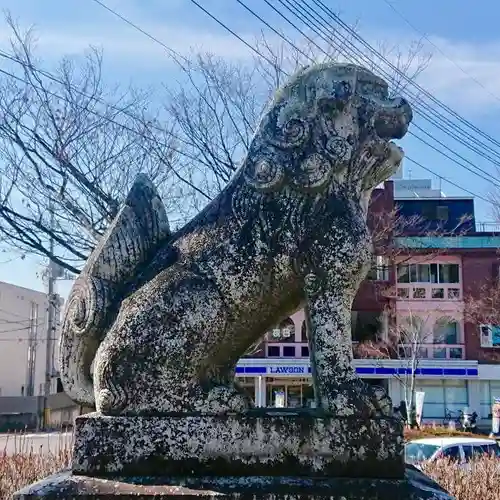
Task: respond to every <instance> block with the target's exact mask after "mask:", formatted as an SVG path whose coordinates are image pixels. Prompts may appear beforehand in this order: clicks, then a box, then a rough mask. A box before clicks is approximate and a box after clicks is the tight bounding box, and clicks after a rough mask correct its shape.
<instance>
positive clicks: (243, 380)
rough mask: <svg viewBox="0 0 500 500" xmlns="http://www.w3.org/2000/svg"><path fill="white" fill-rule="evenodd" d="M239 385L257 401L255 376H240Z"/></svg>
mask: <svg viewBox="0 0 500 500" xmlns="http://www.w3.org/2000/svg"><path fill="white" fill-rule="evenodd" d="M237 382H238V385H239V386H240V387H241V388H242V389H243V390H244V391H245V393H246V394H247V395H248V396H249V397H250V398H251V400H252V401H253V402H254V403H255V401H256V400H255V379H254V378H253V377H238V378H237Z"/></svg>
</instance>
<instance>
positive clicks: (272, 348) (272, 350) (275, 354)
mask: <svg viewBox="0 0 500 500" xmlns="http://www.w3.org/2000/svg"><path fill="white" fill-rule="evenodd" d="M267 355H268V357H270V358H279V357H280V347H279V346H278V345H268V346H267Z"/></svg>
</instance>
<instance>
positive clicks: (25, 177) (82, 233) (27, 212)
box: [0, 18, 429, 273]
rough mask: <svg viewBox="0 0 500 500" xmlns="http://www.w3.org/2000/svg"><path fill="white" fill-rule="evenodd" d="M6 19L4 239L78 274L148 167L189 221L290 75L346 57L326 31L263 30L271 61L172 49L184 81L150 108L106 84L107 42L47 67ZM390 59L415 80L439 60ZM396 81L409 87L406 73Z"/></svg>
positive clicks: (0, 88) (0, 83) (1, 137)
mask: <svg viewBox="0 0 500 500" xmlns="http://www.w3.org/2000/svg"><path fill="white" fill-rule="evenodd" d="M8 23H9V26H10V29H11V32H12V43H11V50H10V60H8V63H9V64H8V69H5V70H4V72H3V73H1V75H0V113H1V118H2V120H1V121H0V165H1V167H0V168H1V172H0V238H1V241H0V242H1V243H3V244H4V245H6V246H8V247H10V248H12V247H14V248H16V249H17V250H21V251H23V252H29V253H35V254H38V255H41V256H43V257H47V258H50V259H52V260H53V261H54V262H56V263H57V264H59V265H60V266H62V267H63V268H65V269H68V270H70V271H71V272H74V273H77V272H78V269H79V267H80V266H81V263H82V262H83V261H84V260H85V259H86V257H87V256H88V254H89V252H90V251H91V250H92V248H93V247H94V245H95V243H96V240H97V239H98V238H99V236H100V235H101V234H102V232H103V230H104V229H105V228H106V226H107V225H108V224H109V222H110V221H111V220H112V219H113V217H114V216H115V214H116V212H117V209H118V207H119V205H120V202H121V201H122V199H123V196H124V195H125V193H126V192H127V190H128V187H129V186H130V182H131V180H132V179H133V177H135V175H136V174H137V173H138V172H146V173H148V174H149V175H150V177H151V178H152V179H153V181H154V182H155V184H156V185H157V186H159V188H160V191H161V193H162V194H163V199H164V202H165V203H166V205H167V211H168V212H169V215H170V218H171V221H172V222H173V224H174V225H176V222H177V223H178V224H181V223H182V222H183V221H185V220H186V219H187V218H189V217H192V215H193V214H194V213H196V212H197V211H198V210H200V208H201V207H202V206H203V205H205V204H206V203H207V202H209V201H210V200H212V199H213V198H214V197H215V196H216V195H217V194H218V193H219V192H220V190H221V189H222V188H223V187H224V186H225V184H226V183H227V182H228V180H229V179H230V178H231V176H232V175H233V173H234V172H235V170H236V169H237V168H238V165H239V163H240V161H241V159H242V157H243V156H244V155H245V153H246V151H247V148H248V145H249V143H250V140H251V137H252V134H253V131H254V128H255V126H256V124H257V122H258V118H259V116H260V115H261V113H262V111H263V109H264V106H265V105H266V103H267V102H268V99H269V97H270V96H271V95H272V94H273V93H274V91H275V90H276V88H277V87H278V86H279V85H281V83H282V82H283V78H285V75H286V73H291V72H293V71H294V70H295V69H296V68H297V67H299V66H301V65H303V64H305V63H308V64H309V63H311V62H312V61H321V60H327V59H332V58H333V59H334V58H338V56H339V51H338V50H337V49H336V48H335V46H334V45H333V44H329V43H328V38H325V36H322V37H320V38H321V39H320V40H317V39H314V38H313V37H312V36H311V37H309V36H308V37H307V38H306V41H305V42H304V41H303V40H302V41H295V43H294V46H290V45H289V44H287V43H285V42H283V43H276V42H275V41H274V39H273V40H272V39H271V38H270V37H269V36H267V35H264V34H262V36H261V37H260V38H259V39H257V40H256V41H255V45H256V47H257V48H258V50H259V51H260V52H261V53H262V54H263V55H264V56H265V59H263V58H261V57H256V58H255V60H253V61H250V62H249V61H248V60H247V61H236V62H228V61H225V60H223V59H221V58H219V57H217V56H214V55H211V54H200V53H195V52H193V53H192V56H190V57H184V56H179V57H178V58H176V57H175V56H174V59H175V61H176V62H177V64H178V66H179V68H180V70H181V71H180V74H181V78H180V80H179V84H180V85H179V86H178V87H174V86H173V85H172V84H170V85H169V86H168V87H166V88H165V92H166V103H167V104H166V106H165V109H162V110H152V101H151V96H150V95H149V94H148V93H147V92H141V91H138V90H137V89H132V88H120V87H116V88H111V87H108V86H106V85H105V84H104V82H103V78H102V73H101V72H102V56H101V53H100V52H99V51H97V50H92V49H90V50H89V51H88V53H87V54H86V56H85V57H80V58H73V59H70V58H65V59H63V60H62V61H61V63H60V65H59V66H58V68H57V69H56V70H55V71H54V72H52V73H51V74H48V73H46V72H44V71H43V70H42V69H41V68H42V67H43V63H42V61H40V60H39V59H38V58H37V57H36V56H35V54H36V44H35V40H34V38H33V32H32V31H28V32H27V33H23V32H21V30H19V28H18V27H17V26H16V24H15V22H13V21H12V19H11V18H8ZM326 36H328V33H327V35H326ZM346 43H347V40H346ZM391 51H392V52H391ZM394 54H396V56H395V55H394ZM387 55H388V57H390V58H392V60H394V63H395V64H397V65H398V66H399V68H400V69H401V70H404V71H406V73H407V77H408V78H410V79H412V78H415V77H416V76H417V75H418V74H419V73H420V72H421V71H423V70H424V69H425V67H426V65H427V63H428V61H429V58H428V56H427V55H426V54H424V53H423V51H422V47H421V46H419V45H416V46H415V47H412V49H411V50H410V52H409V53H408V54H407V56H406V57H404V56H403V55H402V54H397V51H395V50H394V49H390V50H389V51H388V54H387ZM4 59H5V58H4ZM404 81H405V79H403V82H404ZM391 83H392V84H393V86H394V87H396V88H399V87H400V86H401V75H400V74H399V73H398V72H395V73H394V79H393V80H392V82H391ZM51 213H53V220H51ZM50 239H53V240H54V241H55V243H56V245H55V251H54V252H52V251H51V249H50V245H49V240H50Z"/></svg>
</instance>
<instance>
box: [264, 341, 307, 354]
mask: <svg viewBox="0 0 500 500" xmlns="http://www.w3.org/2000/svg"><path fill="white" fill-rule="evenodd" d="M308 357H309V346H308V344H307V342H266V358H308Z"/></svg>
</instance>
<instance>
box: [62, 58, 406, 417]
mask: <svg viewBox="0 0 500 500" xmlns="http://www.w3.org/2000/svg"><path fill="white" fill-rule="evenodd" d="M411 120H412V112H411V108H410V106H409V104H408V103H407V102H406V101H405V100H404V99H402V98H390V97H389V94H388V86H387V84H386V82H385V81H384V80H382V79H380V78H379V77H377V76H376V75H374V74H373V73H372V72H370V71H368V70H367V69H364V68H362V67H359V66H355V65H350V64H334V63H330V64H322V65H314V66H309V67H305V68H304V69H302V70H300V71H299V72H298V73H296V74H295V75H294V76H293V77H291V79H290V80H289V82H288V83H287V84H286V85H285V86H283V87H282V88H281V89H279V90H278V92H277V93H276V95H275V96H274V98H273V99H272V101H271V102H270V104H269V105H268V107H267V108H266V110H265V112H264V114H263V117H262V119H261V121H260V123H259V125H258V127H257V129H256V132H255V134H254V137H253V139H252V142H251V145H250V147H249V151H248V154H247V155H246V158H245V159H244V161H243V162H242V164H241V166H240V168H239V169H238V171H237V172H236V173H235V175H234V177H233V179H232V180H231V181H230V182H229V184H228V185H227V186H226V188H225V189H224V190H223V191H222V192H221V193H220V194H219V195H218V196H217V197H216V198H215V199H214V200H213V201H212V202H211V203H209V204H208V205H207V206H206V207H205V209H204V210H203V211H202V212H200V213H199V214H198V215H197V216H196V217H194V218H193V219H192V220H191V221H190V222H188V223H187V224H186V225H185V226H184V227H182V228H180V229H179V230H177V231H176V232H172V231H171V230H170V229H169V224H168V218H167V215H166V212H165V208H164V206H163V203H162V201H161V199H160V197H159V196H158V193H157V191H156V190H155V188H154V186H153V185H152V183H151V182H150V181H149V180H148V178H147V177H145V176H144V175H140V176H138V177H137V179H136V181H135V183H134V185H133V186H132V188H131V191H130V192H129V194H128V197H127V199H126V200H125V202H124V204H123V206H122V207H121V209H120V211H119V213H118V215H117V216H116V218H115V220H114V221H113V222H112V224H111V226H110V227H109V228H108V230H107V232H106V234H105V235H104V236H103V238H102V239H101V241H100V242H99V244H98V246H97V247H96V248H95V249H94V251H93V252H92V254H91V255H90V257H89V259H88V260H87V262H86V265H85V267H84V268H83V271H82V272H81V274H80V275H79V277H78V279H77V280H76V281H75V283H74V286H73V289H72V291H71V294H70V297H69V299H68V301H67V306H66V310H65V315H64V319H63V324H62V330H61V342H60V375H61V379H62V383H63V386H64V389H65V391H66V392H67V394H68V395H69V396H70V397H71V398H72V399H74V400H75V401H77V402H79V403H80V404H83V405H90V406H94V405H95V407H96V410H97V411H98V412H100V413H102V414H104V415H148V414H150V415H159V414H165V413H169V412H204V413H215V414H221V413H227V412H241V411H244V410H245V409H247V408H249V407H251V406H252V402H251V400H250V398H249V397H248V396H247V395H246V394H245V392H244V391H243V390H242V389H241V388H240V387H239V386H238V384H237V383H236V382H235V367H236V364H237V362H238V360H239V359H240V358H241V357H242V356H243V355H244V354H245V352H246V351H247V349H248V348H249V347H250V346H251V345H252V344H254V343H255V342H257V341H258V339H259V338H260V337H262V335H263V334H264V333H265V332H266V331H269V330H270V329H271V328H272V327H273V326H274V325H276V324H278V323H279V322H280V321H281V320H283V319H284V318H286V317H287V316H289V315H290V314H293V313H294V312H295V311H296V310H298V309H299V308H302V307H305V311H306V322H307V336H308V342H309V352H310V358H311V371H312V377H313V386H314V392H315V399H316V406H317V408H320V409H322V410H324V411H325V412H329V413H333V414H335V415H339V416H348V415H359V416H360V415H365V416H367V417H371V416H377V415H379V416H387V415H390V414H391V413H392V403H391V401H390V399H389V397H388V396H387V395H386V393H385V392H384V390H383V389H382V388H377V387H372V386H369V385H367V384H365V383H364V382H363V381H362V380H361V379H360V378H359V377H358V376H357V374H356V371H355V368H354V367H353V362H352V361H353V353H352V342H351V328H350V312H351V306H352V302H353V299H354V296H355V294H356V291H357V289H358V287H359V285H360V283H361V281H362V280H363V279H364V278H365V276H366V274H367V271H368V269H369V267H370V262H371V255H372V244H371V238H370V233H369V230H368V227H367V222H366V221H367V210H368V203H369V200H370V196H371V193H372V190H373V189H374V188H375V187H376V186H377V185H379V184H380V183H381V182H383V181H384V180H386V179H388V178H389V177H390V176H391V175H392V174H393V173H394V172H395V171H396V170H397V168H398V166H399V165H400V163H401V161H402V158H403V152H402V150H401V149H400V148H399V147H397V146H396V145H395V144H394V143H393V142H391V141H390V140H391V139H400V138H402V137H403V136H404V135H405V134H406V132H407V130H408V126H409V124H410V122H411Z"/></svg>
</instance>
